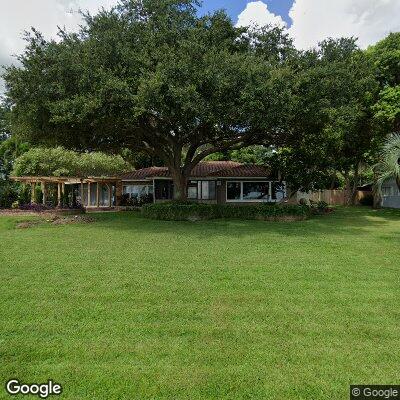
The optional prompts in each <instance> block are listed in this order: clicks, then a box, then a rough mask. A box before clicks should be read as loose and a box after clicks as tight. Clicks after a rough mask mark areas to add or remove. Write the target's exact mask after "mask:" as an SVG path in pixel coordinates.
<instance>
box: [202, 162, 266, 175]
mask: <svg viewBox="0 0 400 400" xmlns="http://www.w3.org/2000/svg"><path fill="white" fill-rule="evenodd" d="M270 174H271V172H270V170H269V169H268V168H266V167H263V166H262V165H253V164H251V165H238V166H236V167H233V168H227V169H225V170H221V171H217V172H214V173H212V174H210V176H218V177H221V178H222V177H223V178H263V177H268V176H270Z"/></svg>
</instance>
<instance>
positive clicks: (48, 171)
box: [12, 147, 132, 177]
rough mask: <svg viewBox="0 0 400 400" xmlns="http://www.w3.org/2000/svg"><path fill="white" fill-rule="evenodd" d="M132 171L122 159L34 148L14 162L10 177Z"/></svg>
mask: <svg viewBox="0 0 400 400" xmlns="http://www.w3.org/2000/svg"><path fill="white" fill-rule="evenodd" d="M131 168H132V167H131V166H130V165H129V164H128V163H126V162H125V161H124V160H123V159H122V157H121V156H110V155H107V154H103V153H99V152H94V153H83V154H81V153H77V152H74V151H71V150H65V149H63V148H62V147H56V148H41V147H35V148H32V149H30V150H29V151H27V152H26V153H24V154H22V155H21V156H20V157H18V158H17V159H16V160H15V163H14V168H13V171H12V174H13V175H16V176H22V175H31V176H37V175H43V176H76V177H87V176H110V175H115V174H118V173H121V172H123V171H127V170H129V169H131Z"/></svg>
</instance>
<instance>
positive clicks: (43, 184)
mask: <svg viewBox="0 0 400 400" xmlns="http://www.w3.org/2000/svg"><path fill="white" fill-rule="evenodd" d="M41 187H42V193H43V205H46V202H47V188H46V182H42V183H41Z"/></svg>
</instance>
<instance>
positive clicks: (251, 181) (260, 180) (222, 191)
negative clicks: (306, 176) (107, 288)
mask: <svg viewBox="0 0 400 400" xmlns="http://www.w3.org/2000/svg"><path fill="white" fill-rule="evenodd" d="M12 178H13V179H14V180H15V181H19V182H23V183H25V184H30V185H32V186H34V185H37V184H40V185H41V187H42V192H43V194H44V196H43V203H46V200H47V195H46V193H47V191H48V185H50V184H52V185H57V186H58V190H57V192H58V203H59V205H60V204H61V199H62V196H63V193H65V192H66V190H65V188H66V187H69V188H70V189H69V190H68V192H69V193H73V198H74V199H75V200H76V201H77V202H78V203H80V204H82V205H83V206H84V207H86V208H111V207H114V206H120V205H121V202H123V200H124V199H126V198H134V197H136V198H138V197H143V196H146V197H147V199H151V201H153V202H162V201H168V200H172V199H173V198H174V183H173V180H172V178H171V174H170V172H169V170H168V168H167V167H150V168H144V169H139V170H136V171H132V172H127V173H123V174H121V175H119V176H114V177H86V178H77V177H76V178H71V177H68V178H67V177H31V176H24V177H12ZM33 192H34V191H32V193H33ZM187 193H188V198H189V200H192V201H199V202H205V203H216V204H223V203H232V204H235V203H236V204H238V203H242V204H249V203H260V202H272V203H275V202H280V201H282V200H283V199H284V198H285V197H286V184H285V182H282V181H280V180H279V179H278V177H277V176H273V175H271V172H270V171H269V170H268V169H267V168H266V167H263V166H260V165H245V164H241V163H238V162H233V161H204V162H201V163H199V164H198V165H196V166H195V167H194V168H193V170H192V173H191V176H190V179H189V181H188V187H187Z"/></svg>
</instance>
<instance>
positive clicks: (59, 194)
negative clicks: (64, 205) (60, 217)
mask: <svg viewBox="0 0 400 400" xmlns="http://www.w3.org/2000/svg"><path fill="white" fill-rule="evenodd" d="M57 207H61V183H60V182H58V183H57Z"/></svg>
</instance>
